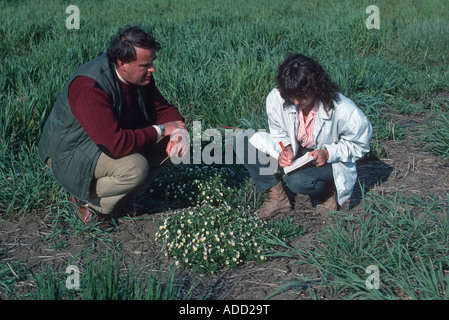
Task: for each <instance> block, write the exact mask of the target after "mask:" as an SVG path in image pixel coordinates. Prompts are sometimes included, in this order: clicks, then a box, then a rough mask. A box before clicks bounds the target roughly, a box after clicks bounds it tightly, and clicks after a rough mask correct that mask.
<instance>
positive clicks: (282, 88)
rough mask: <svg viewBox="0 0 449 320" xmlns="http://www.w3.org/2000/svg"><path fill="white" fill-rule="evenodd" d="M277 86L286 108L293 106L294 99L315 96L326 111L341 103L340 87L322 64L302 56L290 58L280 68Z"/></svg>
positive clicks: (291, 56) (296, 55) (297, 55)
mask: <svg viewBox="0 0 449 320" xmlns="http://www.w3.org/2000/svg"><path fill="white" fill-rule="evenodd" d="M276 85H277V88H278V89H279V93H280V95H281V97H282V99H284V101H285V102H284V107H286V106H289V105H291V104H292V101H291V99H292V98H297V99H298V98H306V97H309V96H314V97H316V98H318V99H319V100H320V101H321V102H322V103H323V105H324V108H325V110H326V111H329V110H330V109H333V108H334V102H338V101H339V95H338V91H339V88H338V86H337V85H336V84H335V83H333V82H332V81H331V80H330V78H329V76H328V75H327V73H326V72H325V71H324V69H323V68H322V67H321V66H320V64H319V63H318V62H317V61H315V60H313V59H312V58H309V57H306V56H304V55H302V54H298V53H295V54H292V55H290V56H288V57H287V58H286V59H285V60H284V62H283V63H282V64H281V65H280V66H279V70H278V75H277V77H276Z"/></svg>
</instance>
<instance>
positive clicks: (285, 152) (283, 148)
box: [279, 141, 288, 156]
mask: <svg viewBox="0 0 449 320" xmlns="http://www.w3.org/2000/svg"><path fill="white" fill-rule="evenodd" d="M279 144H280V145H281V148H282V150H283V151H284V154H285V155H286V156H288V155H287V151H286V150H285V147H284V144H283V143H282V141H279Z"/></svg>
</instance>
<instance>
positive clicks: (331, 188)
mask: <svg viewBox="0 0 449 320" xmlns="http://www.w3.org/2000/svg"><path fill="white" fill-rule="evenodd" d="M276 84H277V85H276V87H275V88H274V89H273V90H272V91H271V92H270V94H269V95H268V97H267V104H266V109H267V116H268V125H269V129H270V133H269V136H268V138H265V136H266V135H265V136H263V133H260V132H259V133H255V134H254V135H253V136H252V137H250V139H249V142H248V140H245V139H244V135H245V134H244V133H243V132H240V133H239V134H237V135H236V137H235V144H234V148H235V151H236V155H237V157H238V158H239V159H240V161H241V162H242V163H244V165H245V167H246V168H247V169H248V171H249V173H250V175H251V177H252V178H253V180H254V182H255V184H256V187H257V189H258V190H259V191H266V192H267V197H266V200H265V203H264V204H263V205H262V207H261V208H260V209H259V210H258V212H257V214H258V216H259V217H260V218H261V219H263V220H268V219H271V218H273V217H275V216H276V215H278V214H279V213H285V212H288V211H289V210H290V209H291V205H290V201H289V199H288V197H287V194H286V192H285V190H284V186H283V183H282V181H278V180H277V179H276V176H275V175H274V172H275V171H277V169H278V168H279V167H280V168H286V167H287V166H290V165H291V164H292V161H293V160H294V159H295V158H298V157H300V156H302V155H304V154H305V153H306V152H309V156H311V157H313V158H314V162H313V163H312V164H311V165H309V166H305V167H303V168H300V169H299V170H296V171H293V172H291V173H289V174H284V175H283V176H282V178H283V179H282V180H283V182H285V184H286V185H287V187H288V188H289V189H290V190H291V191H292V192H294V193H296V194H298V195H297V197H296V198H297V199H298V200H301V198H304V196H301V195H305V196H306V197H310V198H311V199H312V200H314V202H315V203H318V205H317V208H318V211H319V212H320V213H321V214H323V215H325V216H326V215H327V214H328V213H329V212H330V211H335V210H338V209H339V207H340V206H341V204H343V202H345V201H346V200H347V199H349V198H350V196H351V194H352V191H353V188H354V184H355V182H356V179H357V171H356V161H357V160H358V159H360V158H362V157H363V156H364V155H365V154H366V153H367V152H368V151H369V146H370V141H371V136H372V127H371V124H370V123H369V121H368V119H367V118H366V116H365V115H364V114H363V112H362V111H361V110H360V109H359V108H357V106H356V105H355V104H354V103H353V102H352V101H351V100H349V99H348V98H346V97H345V96H343V95H342V94H341V93H339V92H338V87H337V86H336V85H335V84H334V83H333V82H332V81H331V80H330V79H329V77H328V75H327V74H326V72H325V71H324V70H323V68H322V67H321V66H320V65H319V64H318V63H317V62H316V61H314V60H313V59H311V58H309V57H306V56H303V55H301V54H293V55H291V56H289V57H287V58H286V59H285V61H284V62H283V63H282V64H281V65H280V67H279V70H278V75H277V77H276ZM261 140H262V141H263V142H262V143H261V142H260V141H261ZM280 143H282V144H283V145H284V146H285V151H284V150H282V147H281V146H280ZM251 149H252V150H258V153H259V157H258V158H256V161H253V163H251V162H250V161H248V160H246V161H245V160H244V159H243V157H244V156H245V154H246V155H247V154H248V152H249V150H251ZM253 152H254V151H253ZM261 152H262V153H261ZM264 153H270V155H271V157H274V158H277V164H278V165H276V167H275V168H271V171H270V172H269V173H268V174H267V173H266V172H267V170H266V169H267V167H266V165H263V163H262V161H260V158H261V157H260V155H261V154H264ZM239 155H240V156H239ZM242 155H243V156H242ZM270 163H272V162H271V161H270ZM271 167H272V166H271ZM263 169H264V170H263ZM302 200H304V199H302Z"/></svg>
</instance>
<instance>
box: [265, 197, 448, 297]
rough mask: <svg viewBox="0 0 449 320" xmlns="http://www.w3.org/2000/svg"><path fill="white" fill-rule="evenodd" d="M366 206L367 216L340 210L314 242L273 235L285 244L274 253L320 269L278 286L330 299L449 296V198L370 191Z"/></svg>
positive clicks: (277, 242)
mask: <svg viewBox="0 0 449 320" xmlns="http://www.w3.org/2000/svg"><path fill="white" fill-rule="evenodd" d="M448 201H449V198H448ZM364 208H365V214H364V215H363V216H353V215H350V214H345V213H335V214H334V216H333V219H332V221H333V223H332V224H330V225H329V227H327V228H325V230H324V231H323V232H322V233H320V234H319V235H318V236H317V237H316V239H315V240H313V244H312V248H307V249H299V248H293V247H291V246H289V245H286V244H285V243H283V242H282V241H280V240H279V239H276V238H273V240H272V241H273V243H275V244H277V245H279V247H280V248H282V250H278V251H275V252H273V253H272V254H273V256H283V257H288V258H290V259H292V261H297V262H296V263H295V264H296V265H297V266H298V267H299V268H300V269H301V267H304V266H308V267H309V268H313V269H314V270H316V271H318V274H320V275H321V277H320V278H318V279H317V278H315V279H310V278H307V277H306V276H302V275H301V272H298V275H297V276H296V277H294V278H290V279H287V280H286V282H287V283H286V284H285V285H284V286H283V287H281V288H280V289H279V290H278V291H282V290H285V289H292V290H294V291H295V292H302V291H307V290H308V289H311V290H312V291H313V295H312V296H315V297H323V296H325V298H327V299H388V300H391V299H395V300H396V299H414V300H420V299H426V300H427V299H437V300H441V299H447V298H448V292H449V291H448V290H449V281H448V278H447V270H448V265H449V258H448V250H449V247H448V244H449V233H448V230H449V229H448V227H449V225H448V223H449V220H448V216H447V214H448V211H447V203H446V204H444V203H439V202H438V201H435V200H433V199H429V198H424V197H414V198H410V197H405V196H404V195H403V194H402V193H399V192H398V193H396V194H395V196H394V197H393V198H391V199H384V198H381V197H380V196H379V195H376V194H370V195H368V196H366V197H365V198H364ZM370 266H375V267H377V268H378V270H379V280H380V282H379V288H378V289H373V288H371V287H369V286H367V284H366V281H367V279H368V277H369V276H370V274H369V273H366V270H367V268H368V267H370ZM275 293H277V292H275ZM275 293H274V294H275Z"/></svg>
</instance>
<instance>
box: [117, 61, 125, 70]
mask: <svg viewBox="0 0 449 320" xmlns="http://www.w3.org/2000/svg"><path fill="white" fill-rule="evenodd" d="M117 67H118V69H120V71H126V62H123V61H122V60H120V59H117Z"/></svg>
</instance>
